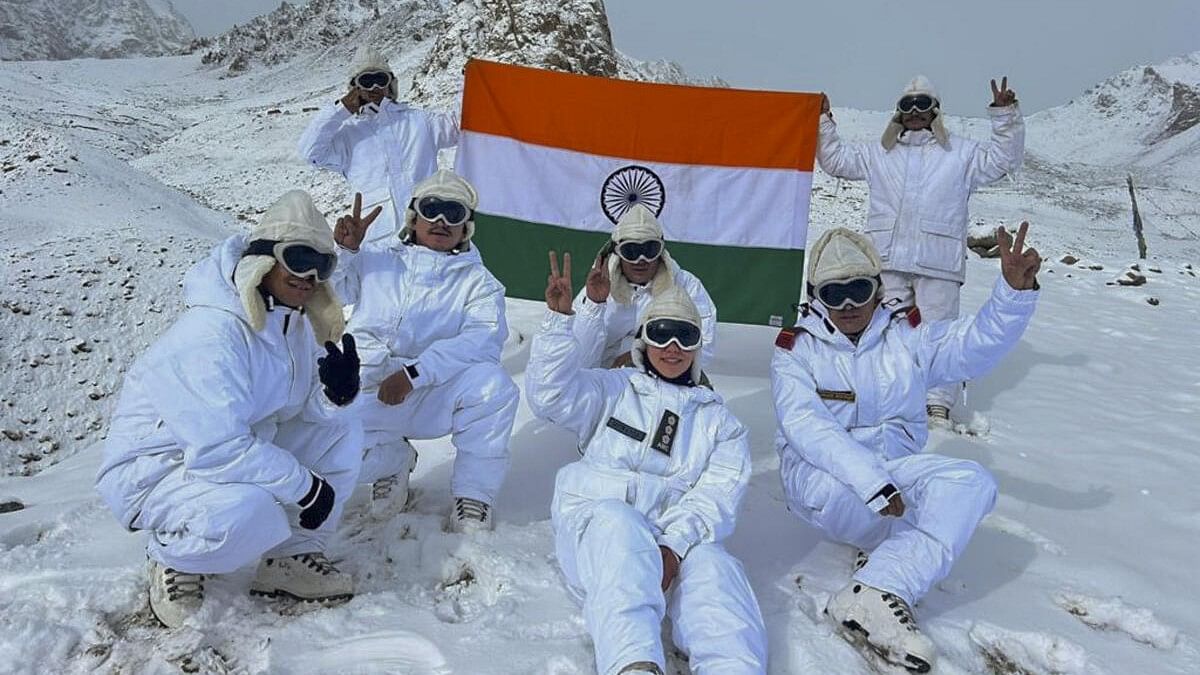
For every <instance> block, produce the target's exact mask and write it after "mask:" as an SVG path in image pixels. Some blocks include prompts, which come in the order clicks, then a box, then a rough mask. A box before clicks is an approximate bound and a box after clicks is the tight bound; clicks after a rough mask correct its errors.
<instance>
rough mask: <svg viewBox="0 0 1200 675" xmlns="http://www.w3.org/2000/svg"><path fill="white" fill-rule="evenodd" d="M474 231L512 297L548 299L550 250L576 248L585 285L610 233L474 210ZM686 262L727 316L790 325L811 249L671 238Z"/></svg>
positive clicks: (577, 284) (574, 269) (576, 279)
mask: <svg viewBox="0 0 1200 675" xmlns="http://www.w3.org/2000/svg"><path fill="white" fill-rule="evenodd" d="M475 224H476V227H475V235H474V236H473V237H472V238H471V243H472V244H473V245H475V246H478V247H479V253H480V255H481V256H483V261H484V264H485V265H487V268H488V269H489V270H491V271H492V273H493V274H495V275H496V276H497V277H498V278H500V279H502V280H503V281H504V284H505V289H506V290H505V294H506V295H508V296H509V297H516V298H528V299H540V298H543V297H545V290H546V277H547V276H548V275H549V274H550V263H549V259H548V256H547V252H549V251H557V252H558V253H559V256H560V259H561V255H562V253H563V252H565V251H570V253H571V282H572V288H573V289H574V291H575V292H579V289H581V288H583V286H584V282H585V280H586V279H587V273H588V269H589V268H591V266H592V264H593V263H594V262H595V260H596V254H597V253H598V252H599V251H600V248H601V247H602V246H604V242H605V241H606V240H607V239H608V237H609V235H608V234H607V233H603V232H587V231H584V230H576V229H571V228H567V227H559V226H556V225H546V224H542V223H530V222H526V221H521V220H514V219H511V218H504V217H500V216H494V215H489V214H486V213H478V212H477V213H476V214H475ZM667 251H668V252H669V253H670V255H671V257H672V258H674V259H675V261H676V262H678V263H679V264H680V266H681V267H683V268H684V269H686V270H688V271H689V272H691V273H692V274H695V275H696V276H698V277H700V280H701V281H702V282H704V286H705V288H706V289H707V290H708V293H709V295H711V296H712V299H713V302H714V303H715V304H716V306H717V319H718V320H719V321H721V322H723V323H724V322H732V323H750V324H758V325H769V326H791V325H794V324H795V323H796V303H798V302H799V301H800V297H799V295H798V293H797V290H796V289H798V288H800V277H801V275H802V270H803V269H804V251H800V250H795V249H778V248H749V247H739V246H713V245H708V244H694V243H685V242H677V241H669V242H667Z"/></svg>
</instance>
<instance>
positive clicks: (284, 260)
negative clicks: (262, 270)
mask: <svg viewBox="0 0 1200 675" xmlns="http://www.w3.org/2000/svg"><path fill="white" fill-rule="evenodd" d="M245 255H269V256H274V257H275V260H276V261H278V262H279V264H281V265H283V268H284V269H285V270H287V271H288V274H291V275H292V276H296V277H302V278H303V277H316V279H317V281H329V277H331V276H333V268H335V267H337V256H336V255H334V254H332V253H321V252H320V251H318V250H317V249H315V248H313V247H311V246H309V245H307V244H297V243H293V242H286V241H271V240H270V239H255V240H254V241H252V242H250V245H249V246H248V247H246V253H245Z"/></svg>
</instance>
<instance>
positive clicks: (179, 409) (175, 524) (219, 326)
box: [96, 190, 362, 628]
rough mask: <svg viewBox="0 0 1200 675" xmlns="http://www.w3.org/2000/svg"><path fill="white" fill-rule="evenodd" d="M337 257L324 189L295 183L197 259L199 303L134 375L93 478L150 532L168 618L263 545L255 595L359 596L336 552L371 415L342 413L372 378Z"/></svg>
mask: <svg viewBox="0 0 1200 675" xmlns="http://www.w3.org/2000/svg"><path fill="white" fill-rule="evenodd" d="M336 262H337V258H336V256H335V254H334V244H333V237H332V236H330V231H329V225H328V224H327V223H326V221H325V218H324V217H323V216H322V215H321V213H320V212H319V211H317V209H316V207H315V206H313V203H312V199H310V198H309V196H308V194H307V193H305V192H302V191H300V190H295V191H292V192H288V193H286V194H284V195H283V196H282V197H281V198H280V199H279V201H277V202H275V204H274V205H272V206H271V208H269V209H267V211H266V213H264V214H263V217H262V220H260V221H259V223H258V225H257V226H256V227H255V228H254V230H253V231H252V232H251V233H250V236H249V237H246V236H241V235H238V236H234V237H230V238H229V239H228V240H226V241H225V242H224V243H222V244H220V245H219V246H217V248H216V249H214V250H213V252H212V253H211V254H210V255H209V257H208V258H207V259H205V260H202V261H201V262H200V263H198V264H197V265H196V266H195V267H193V268H192V269H191V270H190V271H189V272H188V274H187V277H186V278H185V279H184V300H185V302H186V304H187V310H186V311H184V313H183V315H182V316H180V317H179V319H178V320H176V321H175V323H174V325H172V326H171V328H170V329H169V330H168V331H167V332H166V333H164V334H163V336H162V337H161V338H159V339H158V341H156V342H155V343H154V344H153V345H151V347H150V349H149V350H148V351H147V352H146V353H145V354H143V355H142V356H141V357H140V358H139V359H138V360H137V361H136V362H135V363H134V364H133V367H132V368H131V369H130V371H129V374H128V375H126V377H125V385H124V387H123V389H122V391H121V398H120V401H119V402H118V403H117V409H116V412H115V413H114V414H113V419H112V423H111V425H110V426H109V432H108V439H107V440H106V441H105V445H104V461H103V463H102V465H101V467H100V473H99V475H98V477H97V479H96V488H97V490H99V492H100V494H101V495H102V496H103V497H104V500H105V502H106V503H107V504H108V506H109V508H110V509H112V511H113V513H114V514H116V516H117V518H118V519H119V520H120V521H121V523H122V524H123V525H125V526H126V527H128V528H129V529H131V530H146V531H147V532H148V533H149V535H150V536H149V541H148V543H147V546H146V554H147V555H148V556H149V558H150V608H151V610H153V612H154V614H155V616H157V617H158V618H159V620H160V621H162V623H163V624H164V625H166V626H167V627H170V628H175V627H178V626H180V625H181V624H182V623H183V622H184V620H185V619H187V618H188V617H189V616H191V615H192V614H194V613H195V612H196V611H197V610H198V609H199V608H200V606H201V604H202V602H203V599H204V580H205V577H206V576H208V575H213V574H224V573H228V572H233V571H234V570H236V569H238V568H240V567H244V566H245V565H248V564H250V563H253V562H257V561H259V559H260V558H262V557H263V556H264V555H265V556H266V558H265V559H264V560H262V561H261V562H260V564H259V566H258V572H257V574H256V576H255V578H254V581H253V584H252V586H251V592H252V593H257V594H263V595H271V596H274V595H286V596H291V597H294V598H299V599H302V600H315V601H322V602H332V601H344V600H347V599H349V598H350V597H351V596H352V595H353V593H354V590H353V584H352V580H351V578H350V575H348V574H345V573H343V572H341V571H339V570H338V569H337V568H336V567H334V566H333V564H332V563H330V562H329V560H328V559H327V558H326V557H325V554H324V550H325V547H326V544H327V542H328V539H329V536H330V535H331V534H332V533H333V531H334V529H335V528H336V526H337V523H338V520H339V519H340V518H341V511H342V505H343V503H344V502H345V500H346V498H347V497H349V496H350V492H351V490H352V489H353V488H354V485H355V483H356V479H357V477H358V469H359V465H360V463H361V457H362V455H361V447H362V434H361V431H360V429H359V427H358V425H357V424H356V423H353V422H352V421H348V420H343V419H340V418H341V415H338V414H335V413H337V412H338V410H339V408H338V407H340V406H344V405H346V404H348V403H349V402H350V401H352V400H353V399H354V397H355V395H356V394H357V393H358V386H359V379H358V356H357V354H356V353H355V346H354V338H353V337H351V336H350V335H348V334H347V335H343V333H342V329H343V322H342V312H341V304H340V303H339V302H338V299H337V297H336V296H334V294H333V292H332V291H331V289H330V288H329V286H328V284H327V283H326V282H327V281H328V279H329V277H330V275H331V274H332V272H333V268H334V265H335V264H336ZM339 338H341V341H342V345H343V347H344V351H339V350H338V349H337V346H336V345H335V344H334V341H335V340H338V339H339ZM321 344H324V346H325V352H326V353H325V355H324V356H323V357H322V358H317V353H316V352H317V348H318V346H319V345H321Z"/></svg>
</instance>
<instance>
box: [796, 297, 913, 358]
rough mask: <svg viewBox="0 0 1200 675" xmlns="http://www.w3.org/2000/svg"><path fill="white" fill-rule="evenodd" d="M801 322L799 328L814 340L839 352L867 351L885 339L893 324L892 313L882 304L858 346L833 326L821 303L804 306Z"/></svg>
mask: <svg viewBox="0 0 1200 675" xmlns="http://www.w3.org/2000/svg"><path fill="white" fill-rule="evenodd" d="M801 309H802V312H801V317H800V321H798V322H797V323H796V325H797V326H799V327H800V328H803V329H804V332H806V333H808V334H809V335H812V336H813V337H814V338H816V339H818V340H821V341H822V342H826V343H828V344H829V345H830V346H831V347H834V348H836V349H839V350H849V351H854V350H855V349H866V348H868V347H870V346H872V345H874V344H875V343H876V342H879V340H881V339H882V338H883V334H884V332H885V331H886V330H887V327H888V326H889V325H890V324H891V321H890V317H891V312H889V311H888V310H887V309H885V308H884V306H883V304H882V303H881V304H880V305H879V306H878V307H876V308H875V313H874V314H872V315H871V321H870V322H869V323H867V327H866V328H865V329H864V330H863V332H862V335H860V336H859V338H858V344H857V345H856V344H855V343H854V342H851V341H850V338H848V337H846V336H845V335H843V334H842V332H841V331H839V330H838V329H837V327H836V326H834V325H833V322H832V321H830V320H829V319H828V317H826V316H825V314H824V313H823V311H822V308H821V306H820V304H819V303H811V304H807V305H803V306H802V308H801Z"/></svg>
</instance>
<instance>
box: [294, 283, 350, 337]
mask: <svg viewBox="0 0 1200 675" xmlns="http://www.w3.org/2000/svg"><path fill="white" fill-rule="evenodd" d="M304 313H305V315H306V316H308V321H309V323H310V324H312V329H313V337H314V338H316V341H317V345H324V344H325V343H326V342H337V341H338V340H340V339H341V337H342V333H344V332H345V331H346V317H345V315H344V314H342V303H341V301H340V300H338V297H337V294H336V293H334V292H333V288H332V287H331V286H330V285H329V284H328V283H322V284H319V285H318V286H317V289H316V291H315V292H314V293H313V297H312V299H311V300H309V301H308V304H307V305H305V306H304Z"/></svg>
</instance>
